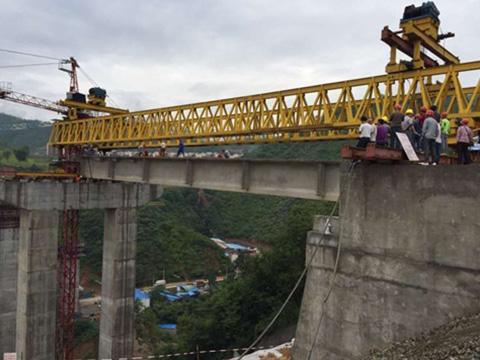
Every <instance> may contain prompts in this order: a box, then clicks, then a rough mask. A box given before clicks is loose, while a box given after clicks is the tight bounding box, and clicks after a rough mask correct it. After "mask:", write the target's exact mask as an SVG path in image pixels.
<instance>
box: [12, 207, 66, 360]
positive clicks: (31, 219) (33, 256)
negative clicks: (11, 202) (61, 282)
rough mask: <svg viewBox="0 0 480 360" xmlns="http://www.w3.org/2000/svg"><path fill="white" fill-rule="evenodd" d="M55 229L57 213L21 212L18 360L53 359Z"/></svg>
mask: <svg viewBox="0 0 480 360" xmlns="http://www.w3.org/2000/svg"><path fill="white" fill-rule="evenodd" d="M58 228H59V212H58V211H55V210H52V211H45V210H42V211H39V210H34V211H28V210H21V211H20V234H19V240H20V241H19V250H18V285H17V289H18V291H17V327H16V332H17V334H16V352H17V357H18V359H25V360H26V359H28V360H53V359H54V358H55V325H56V323H55V322H56V304H57V246H58Z"/></svg>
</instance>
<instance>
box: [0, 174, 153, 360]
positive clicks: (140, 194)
mask: <svg viewBox="0 0 480 360" xmlns="http://www.w3.org/2000/svg"><path fill="white" fill-rule="evenodd" d="M159 195H160V192H159V191H158V190H157V188H156V187H152V186H150V185H142V184H118V183H107V182H96V183H72V182H55V181H42V182H17V181H0V204H2V209H3V206H4V205H8V206H9V208H10V209H11V208H13V209H18V213H19V223H18V218H17V222H15V221H11V222H10V223H7V222H6V221H5V220H4V218H1V220H2V221H1V223H0V224H1V225H2V226H1V227H2V228H1V229H0V251H1V252H0V256H1V257H0V259H1V260H2V261H1V263H0V319H1V320H2V322H1V326H0V334H1V338H0V354H2V355H3V352H16V353H17V358H18V359H22V360H54V359H55V328H56V305H57V291H58V289H57V252H58V239H59V216H60V214H61V212H62V211H63V210H65V209H79V210H82V209H106V216H105V234H104V240H105V244H104V255H103V256H104V264H103V272H104V273H103V280H102V284H103V286H102V296H103V300H102V303H103V306H102V319H101V326H100V344H99V354H100V357H101V358H108V359H114V360H115V359H119V358H123V357H131V356H132V351H133V320H134V311H133V310H134V306H133V305H134V288H135V247H136V216H135V215H136V210H135V209H136V208H137V207H139V206H141V205H144V204H145V203H147V202H148V201H150V200H153V199H155V198H156V197H157V196H159ZM3 213H5V212H3ZM0 215H1V214H0ZM7 225H8V226H7ZM17 249H18V250H17ZM17 252H18V254H17ZM16 254H17V256H15V255H16ZM17 268H18V270H17ZM15 306H16V309H15ZM3 320H5V322H4V321H3Z"/></svg>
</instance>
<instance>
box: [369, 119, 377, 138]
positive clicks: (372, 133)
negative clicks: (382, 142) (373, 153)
mask: <svg viewBox="0 0 480 360" xmlns="http://www.w3.org/2000/svg"><path fill="white" fill-rule="evenodd" d="M367 122H368V123H369V124H370V126H371V127H372V132H371V133H370V142H371V143H372V144H375V142H376V141H377V127H376V126H375V124H374V123H373V118H371V117H369V118H368V120H367Z"/></svg>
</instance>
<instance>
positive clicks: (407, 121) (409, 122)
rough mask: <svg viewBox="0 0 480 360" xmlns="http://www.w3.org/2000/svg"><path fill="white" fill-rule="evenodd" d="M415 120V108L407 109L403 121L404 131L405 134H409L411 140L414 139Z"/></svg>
mask: <svg viewBox="0 0 480 360" xmlns="http://www.w3.org/2000/svg"><path fill="white" fill-rule="evenodd" d="M413 121H414V117H413V110H412V109H408V110H407V111H405V117H404V118H403V121H402V131H403V132H404V133H405V134H407V136H408V139H409V140H410V141H413V131H414V129H413Z"/></svg>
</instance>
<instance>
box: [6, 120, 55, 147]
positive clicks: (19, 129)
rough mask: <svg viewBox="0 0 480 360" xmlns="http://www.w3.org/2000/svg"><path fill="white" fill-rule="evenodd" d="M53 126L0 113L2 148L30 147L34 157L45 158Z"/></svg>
mask: <svg viewBox="0 0 480 360" xmlns="http://www.w3.org/2000/svg"><path fill="white" fill-rule="evenodd" d="M50 130H51V124H50V123H48V122H44V121H39V120H25V119H21V118H18V117H16V116H12V115H7V114H2V113H0V146H1V147H4V148H5V147H6V148H21V147H24V146H28V148H29V149H30V153H31V154H32V155H38V156H44V155H45V153H46V151H45V149H46V148H45V146H46V144H47V142H48V138H49V136H50Z"/></svg>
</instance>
